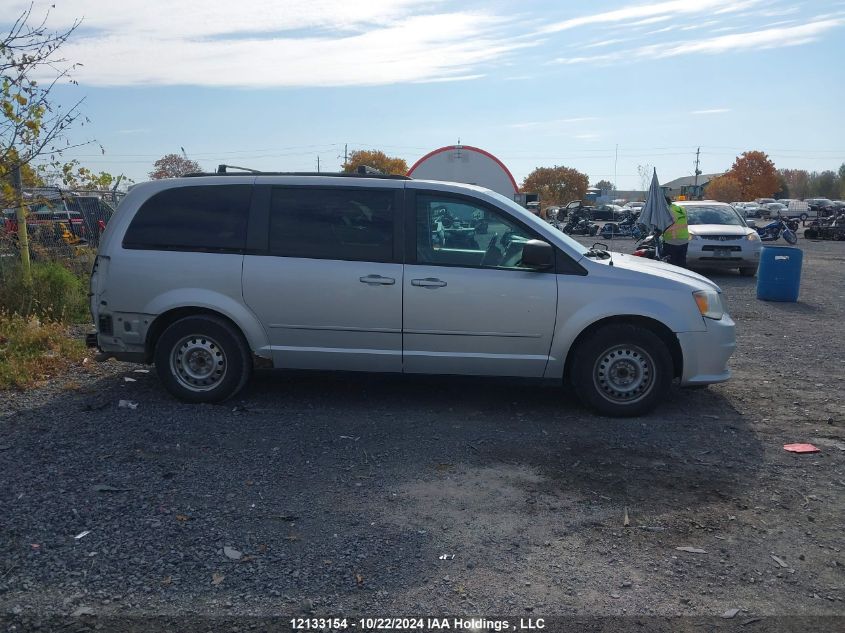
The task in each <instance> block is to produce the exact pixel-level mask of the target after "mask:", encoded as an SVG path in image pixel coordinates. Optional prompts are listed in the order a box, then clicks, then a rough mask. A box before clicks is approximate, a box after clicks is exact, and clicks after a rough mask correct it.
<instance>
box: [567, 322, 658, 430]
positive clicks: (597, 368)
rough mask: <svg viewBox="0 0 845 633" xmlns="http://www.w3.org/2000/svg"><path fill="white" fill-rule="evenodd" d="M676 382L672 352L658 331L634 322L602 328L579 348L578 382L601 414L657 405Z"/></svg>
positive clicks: (644, 410) (640, 411)
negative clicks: (673, 379)
mask: <svg viewBox="0 0 845 633" xmlns="http://www.w3.org/2000/svg"><path fill="white" fill-rule="evenodd" d="M671 382H672V357H671V355H670V353H669V350H668V349H667V347H666V344H665V343H664V342H663V341H662V340H661V339H660V337H658V336H657V335H656V334H655V333H654V332H652V331H650V330H647V329H645V328H642V327H637V326H634V325H624V324H614V325H607V326H605V327H602V328H600V329H598V330H596V331H595V332H593V333H592V334H591V335H590V336H589V337H588V338H587V339H585V340H584V341H582V342H581V343H580V344H579V345H578V348H577V349H576V350H575V356H574V358H573V363H572V384H573V386H574V387H575V391H576V393H577V394H578V396H579V398H580V399H581V401H582V402H583V403H584V404H585V405H587V406H588V407H591V408H592V409H595V410H596V411H598V412H599V413H602V414H604V415H609V416H614V417H628V416H637V415H642V414H644V413H647V412H649V411H651V410H652V409H654V407H656V406H657V404H658V403H659V402H660V399H661V398H663V397H664V396H665V395H666V393H667V392H668V390H669V386H670V385H671Z"/></svg>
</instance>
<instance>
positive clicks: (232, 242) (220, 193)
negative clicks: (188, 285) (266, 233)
mask: <svg viewBox="0 0 845 633" xmlns="http://www.w3.org/2000/svg"><path fill="white" fill-rule="evenodd" d="M251 193H252V186H251V185H216V186H200V187H177V188H174V189H166V190H164V191H161V192H159V193H157V194H155V195H154V196H153V197H151V198H150V199H149V200H147V201H146V202H145V203H144V204H143V205H142V206H141V208H140V209H138V212H137V213H136V214H135V217H134V218H133V219H132V223H131V224H130V225H129V228H128V229H127V231H126V235H124V237H123V247H124V248H133V249H145V250H169V251H215V252H220V251H222V252H242V251H243V250H244V247H245V246H246V225H247V217H248V216H249V203H250V195H251Z"/></svg>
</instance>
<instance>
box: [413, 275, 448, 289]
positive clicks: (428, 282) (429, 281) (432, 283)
mask: <svg viewBox="0 0 845 633" xmlns="http://www.w3.org/2000/svg"><path fill="white" fill-rule="evenodd" d="M411 285H412V286H419V287H420V288H442V287H443V286H445V285H446V282H445V281H443V280H442V279H435V278H434V277H426V278H425V279H412V280H411Z"/></svg>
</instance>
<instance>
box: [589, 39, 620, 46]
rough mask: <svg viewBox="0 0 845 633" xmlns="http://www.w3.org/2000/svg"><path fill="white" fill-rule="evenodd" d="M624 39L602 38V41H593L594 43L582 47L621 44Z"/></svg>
mask: <svg viewBox="0 0 845 633" xmlns="http://www.w3.org/2000/svg"><path fill="white" fill-rule="evenodd" d="M624 41H625V40H623V39H609V40H602V41H601V42H593V43H592V44H586V45H584V46H582V47H581V48H600V47H602V46H610V45H611V44H619V43H621V42H624Z"/></svg>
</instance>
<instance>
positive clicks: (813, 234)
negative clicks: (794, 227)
mask: <svg viewBox="0 0 845 633" xmlns="http://www.w3.org/2000/svg"><path fill="white" fill-rule="evenodd" d="M804 237H806V238H807V239H808V240H838V241H840V242H841V241H845V211H841V212H839V213H835V214H833V215H830V216H828V217H826V218H818V219H816V220H813V221H812V222H810V224H808V225H807V228H806V229H805V230H804Z"/></svg>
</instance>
